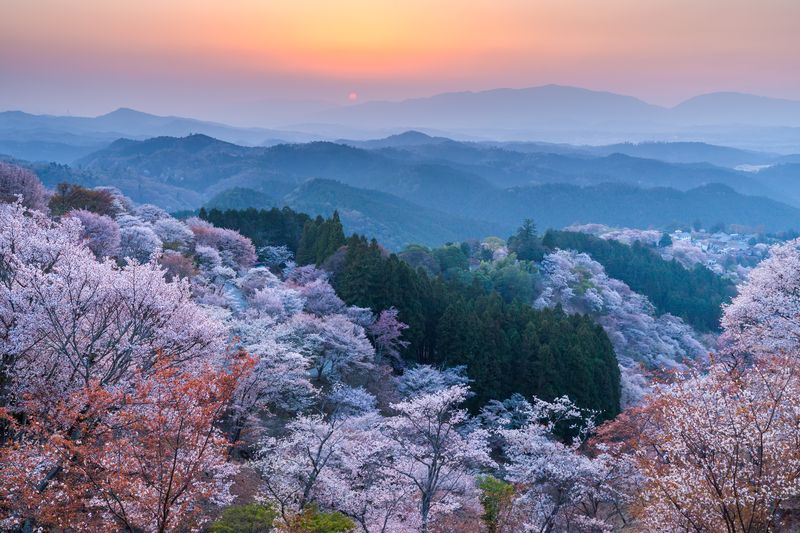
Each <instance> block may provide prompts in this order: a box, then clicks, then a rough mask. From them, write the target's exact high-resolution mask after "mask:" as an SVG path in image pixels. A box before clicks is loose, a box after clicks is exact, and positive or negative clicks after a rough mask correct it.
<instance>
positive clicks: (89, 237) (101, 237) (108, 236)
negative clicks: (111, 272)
mask: <svg viewBox="0 0 800 533" xmlns="http://www.w3.org/2000/svg"><path fill="white" fill-rule="evenodd" d="M67 216H70V217H74V218H77V219H78V220H80V221H81V227H82V231H81V237H82V238H83V241H84V243H86V246H88V247H89V249H90V250H91V251H92V252H93V253H94V255H95V256H96V257H98V258H102V257H116V256H117V255H118V254H119V249H120V242H121V241H120V231H119V224H117V223H116V222H115V221H114V219H113V218H111V217H109V216H106V215H98V214H97V213H93V212H91V211H87V210H85V209H76V210H74V211H70V212H69V213H67Z"/></svg>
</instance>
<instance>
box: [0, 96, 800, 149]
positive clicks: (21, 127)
mask: <svg viewBox="0 0 800 533" xmlns="http://www.w3.org/2000/svg"><path fill="white" fill-rule="evenodd" d="M256 111H257V109H256V108H255V107H254V109H253V113H254V114H256V115H258V116H259V117H262V115H261V114H260V113H257V112H256ZM242 112H243V111H240V112H237V115H236V116H237V117H238V116H241V114H242ZM259 120H263V123H264V124H269V126H270V127H235V126H230V125H226V124H221V123H217V122H208V121H202V120H196V119H192V118H184V117H172V116H157V115H152V114H148V113H142V112H140V111H135V110H132V109H127V108H121V109H118V110H116V111H113V112H111V113H108V114H105V115H101V116H98V117H74V116H51V115H33V114H29V113H24V112H22V111H6V112H0V154H5V155H7V156H10V157H16V158H20V159H25V160H32V161H55V162H59V163H71V162H73V161H75V160H77V159H79V158H81V157H84V156H86V155H88V154H90V153H92V152H94V151H96V150H98V149H101V148H103V147H105V146H107V145H109V144H110V143H111V142H113V141H115V140H117V139H119V138H130V139H135V140H144V139H147V138H152V137H160V136H177V137H183V136H187V135H190V134H193V133H199V134H204V135H208V136H210V137H214V138H217V139H220V140H224V141H228V142H232V143H236V144H240V145H248V146H270V145H275V144H280V143H285V142H308V141H313V140H336V139H339V138H342V137H348V138H353V139H358V140H366V139H374V138H376V137H381V136H385V135H389V134H399V133H402V132H404V131H406V130H409V129H417V130H420V131H421V132H424V133H427V134H430V135H434V136H439V137H446V138H449V139H456V140H462V141H463V140H471V141H507V142H509V141H517V142H519V141H521V142H526V143H527V142H530V141H537V142H540V143H551V144H552V143H569V144H573V145H575V144H588V145H593V146H596V145H609V144H610V145H616V144H617V143H620V142H628V141H632V142H637V143H638V142H644V141H669V142H675V141H681V142H697V141H702V142H706V143H713V144H720V145H726V146H732V147H736V148H740V149H745V150H750V151H760V152H769V153H773V154H774V153H778V154H787V153H794V152H798V151H800V102H798V101H793V100H784V99H778V98H767V97H761V96H754V95H749V94H741V93H711V94H705V95H700V96H697V97H694V98H690V99H688V100H686V101H684V102H682V103H680V104H678V105H677V106H674V107H671V108H668V107H662V106H656V105H653V104H649V103H647V102H644V101H642V100H639V99H637V98H635V97H632V96H624V95H619V94H614V93H609V92H601V91H592V90H588V89H581V88H577V87H567V86H559V85H545V86H541V87H531V88H524V89H493V90H487V91H479V92H453V93H443V94H438V95H434V96H430V97H426V98H413V99H408V100H403V101H398V102H379V101H373V102H365V103H360V104H354V105H347V106H320V105H314V106H306V109H305V111H303V106H295V107H291V106H289V107H287V109H286V112H284V113H276V114H273V115H272V117H271V118H270V117H269V116H263V118H260V119H259ZM747 163H752V162H751V161H747Z"/></svg>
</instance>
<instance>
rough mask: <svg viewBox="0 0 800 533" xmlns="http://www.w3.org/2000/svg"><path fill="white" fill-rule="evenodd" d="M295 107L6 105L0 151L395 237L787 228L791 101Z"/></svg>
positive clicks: (565, 94)
mask: <svg viewBox="0 0 800 533" xmlns="http://www.w3.org/2000/svg"><path fill="white" fill-rule="evenodd" d="M307 111H308V112H307V114H306V115H302V113H300V112H299V111H297V110H296V109H295V108H287V109H286V110H285V112H284V113H283V114H281V115H280V117H276V122H274V123H272V124H271V127H269V128H257V127H247V128H242V127H235V126H229V125H225V124H220V123H216V122H207V121H202V120H196V119H191V118H183V117H172V116H156V115H151V114H147V113H142V112H139V111H135V110H132V109H124V108H123V109H118V110H117V111H114V112H112V113H108V114H106V115H102V116H99V117H93V118H91V117H69V116H45V115H31V114H27V113H23V112H19V111H7V112H3V113H0V154H5V155H4V157H5V158H6V159H12V160H17V161H23V162H25V161H27V162H28V163H26V164H27V165H28V166H31V167H32V168H33V169H34V170H35V171H36V172H37V173H38V174H39V176H40V177H41V179H42V180H43V181H44V183H45V184H46V185H47V186H49V187H55V185H57V184H58V183H59V182H63V181H68V182H74V183H80V184H83V185H86V186H97V185H112V186H115V187H118V188H120V189H121V190H122V191H123V192H124V193H125V194H126V195H128V196H130V197H132V198H133V199H134V200H135V201H137V202H147V203H153V204H157V205H159V206H162V207H164V208H166V209H169V210H172V211H178V210H192V209H197V208H199V207H201V206H204V205H211V206H216V207H228V208H235V207H257V208H260V207H272V206H283V205H289V206H292V207H295V208H297V209H299V210H302V211H306V212H309V213H312V214H323V215H330V214H331V213H332V212H333V211H334V210H339V211H340V214H341V217H342V221H343V222H344V224H345V226H346V227H347V228H348V230H349V231H357V232H359V233H364V234H367V235H371V236H378V237H380V240H381V242H384V243H385V244H386V245H387V246H389V247H392V248H396V249H400V248H402V247H403V246H405V245H406V244H408V243H413V242H418V243H423V244H430V245H436V244H441V243H443V242H448V241H457V240H463V239H466V238H471V237H476V236H481V235H487V234H498V235H507V234H510V232H511V231H512V230H513V229H514V228H516V227H517V226H518V225H519V224H520V222H521V221H522V220H523V219H525V218H529V217H531V218H534V219H535V220H536V221H537V223H539V224H540V225H541V226H542V227H553V228H559V227H563V226H567V225H570V224H576V223H603V224H609V225H625V226H635V227H642V228H647V227H653V228H665V227H675V226H680V225H688V224H692V223H694V222H700V223H703V224H705V225H707V226H710V225H715V224H725V225H738V226H739V227H745V228H750V229H754V230H768V231H780V230H786V229H789V228H795V227H800V210H799V209H798V208H800V156H798V155H795V154H797V153H800V102H795V101H790V100H780V99H774V98H764V97H758V96H753V95H746V94H739V93H714V94H707V95H701V96H697V97H695V98H691V99H689V100H687V101H685V102H683V103H681V104H679V105H677V106H675V107H672V108H666V107H661V106H656V105H652V104H649V103H646V102H644V101H642V100H639V99H637V98H634V97H630V96H623V95H618V94H613V93H608V92H598V91H590V90H587V89H580V88H575V87H563V86H557V85H547V86H542V87H533V88H527V89H496V90H490V91H482V92H460V93H445V94H439V95H435V96H432V97H428V98H415V99H409V100H404V101H400V102H366V103H362V104H355V105H349V106H339V107H333V106H327V107H325V106H322V107H320V106H311V107H309V108H308V110H307ZM295 112H297V116H296V119H297V120H296V121H295V122H292V121H290V120H289V119H290V118H291V115H292V113H295ZM278 120H280V121H282V122H280V123H278V122H277V121H278ZM498 128H500V129H498ZM709 141H714V142H716V141H720V142H719V143H718V144H713V143H712V142H709Z"/></svg>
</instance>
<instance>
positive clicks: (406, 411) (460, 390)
mask: <svg viewBox="0 0 800 533" xmlns="http://www.w3.org/2000/svg"><path fill="white" fill-rule="evenodd" d="M467 394H468V389H467V387H465V386H463V385H455V386H452V387H448V388H446V389H442V390H439V391H437V392H433V393H431V394H423V395H418V396H416V397H414V398H411V399H410V400H406V401H403V402H399V403H395V404H393V405H392V408H393V410H394V411H396V413H397V414H396V415H395V416H391V417H388V418H387V419H386V420H385V421H384V424H383V425H384V430H383V431H384V434H385V435H386V436H387V438H388V439H389V440H391V441H392V442H393V443H394V447H393V457H394V460H393V462H392V464H391V466H390V468H391V469H392V470H394V471H395V472H396V473H397V474H398V475H399V476H400V477H401V478H404V479H405V480H407V481H410V482H411V483H412V484H413V486H414V487H415V490H414V493H415V494H414V497H415V501H416V502H417V504H418V507H417V513H418V517H419V529H420V531H422V532H426V531H428V530H429V529H430V527H431V523H432V522H434V521H435V520H436V519H437V517H439V516H441V515H445V514H448V513H451V512H453V511H455V510H456V509H458V508H460V507H462V506H465V505H477V493H476V488H475V479H474V475H473V473H474V469H476V468H479V467H489V466H492V465H493V462H492V460H491V459H490V457H489V454H488V444H487V438H488V435H487V432H486V431H485V430H483V429H475V430H473V431H471V432H466V433H463V434H462V432H461V431H462V430H463V426H464V425H465V423H466V422H467V421H468V416H467V412H466V411H465V410H463V409H461V408H459V405H460V404H461V403H462V402H463V401H464V400H465V399H466V398H467Z"/></svg>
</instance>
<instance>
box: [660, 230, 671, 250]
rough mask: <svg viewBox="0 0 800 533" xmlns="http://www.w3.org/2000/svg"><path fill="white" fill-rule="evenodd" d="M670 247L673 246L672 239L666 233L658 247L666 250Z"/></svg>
mask: <svg viewBox="0 0 800 533" xmlns="http://www.w3.org/2000/svg"><path fill="white" fill-rule="evenodd" d="M668 246H672V237H670V236H669V233H667V232H664V234H663V235H661V238H660V239H659V240H658V247H659V248H666V247H668Z"/></svg>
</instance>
